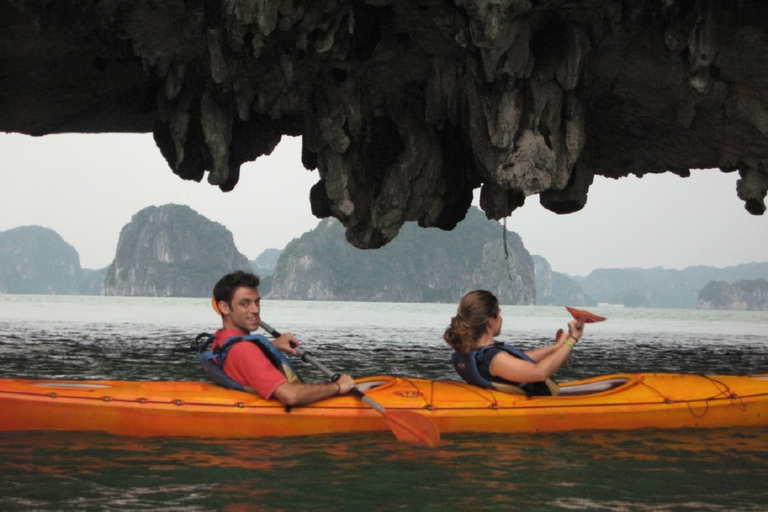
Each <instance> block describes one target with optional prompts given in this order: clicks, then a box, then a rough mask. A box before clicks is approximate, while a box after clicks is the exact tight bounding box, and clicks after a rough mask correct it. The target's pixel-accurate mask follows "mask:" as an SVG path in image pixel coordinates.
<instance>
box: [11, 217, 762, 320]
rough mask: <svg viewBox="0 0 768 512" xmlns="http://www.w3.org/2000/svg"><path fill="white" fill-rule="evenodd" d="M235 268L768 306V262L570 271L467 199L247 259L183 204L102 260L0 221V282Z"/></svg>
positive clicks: (403, 285) (572, 296)
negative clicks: (364, 246)
mask: <svg viewBox="0 0 768 512" xmlns="http://www.w3.org/2000/svg"><path fill="white" fill-rule="evenodd" d="M236 268H243V269H250V270H252V271H254V272H255V273H257V274H259V275H260V276H261V277H262V280H263V286H262V293H263V295H264V296H265V297H268V298H273V299H296V300H351V301H352V300H357V301H396V302H451V303H453V302H456V301H458V298H459V297H460V296H461V294H463V293H464V292H465V291H467V290H470V289H476V288H486V289H490V290H492V291H493V292H494V293H496V294H497V295H498V296H499V297H500V299H501V300H502V303H504V304H528V305H530V304H537V305H563V304H568V305H574V306H594V305H596V304H598V303H600V304H612V305H616V306H623V307H648V308H701V309H742V310H743V309H746V310H768V290H766V288H768V263H748V264H743V265H736V266H733V267H727V268H722V269H721V268H714V267H706V266H694V267H689V268H686V269H684V270H669V269H664V268H660V267H657V268H652V269H640V268H624V269H617V268H613V269H597V270H595V271H593V272H591V273H590V274H589V275H587V276H586V277H581V276H570V275H567V274H563V273H559V272H556V271H554V270H553V269H552V268H551V267H550V265H549V263H548V262H547V260H546V259H545V258H544V257H542V256H539V255H531V254H529V253H528V251H527V250H526V249H525V246H524V244H523V241H522V240H521V239H520V237H519V236H518V235H517V234H516V233H514V232H511V231H506V232H505V230H504V228H503V227H502V226H501V224H499V223H498V222H495V221H489V220H488V219H486V218H485V216H484V215H483V214H482V213H481V212H480V211H479V210H477V209H474V208H473V209H471V210H470V211H469V212H468V213H467V218H466V220H465V221H464V222H462V223H460V224H459V225H458V226H457V228H456V229H454V230H453V231H448V232H446V231H440V230H437V229H422V228H417V227H416V226H415V225H409V224H406V225H405V226H404V227H403V229H402V230H401V233H400V235H399V236H398V237H397V238H396V239H395V240H394V241H393V242H392V243H390V244H389V245H387V246H385V247H384V248H382V249H378V250H375V251H363V250H359V249H356V248H354V247H352V246H351V245H349V244H348V243H347V242H346V241H345V239H344V230H343V228H342V227H341V225H340V224H339V223H338V221H336V220H333V219H327V220H325V221H322V222H321V223H320V224H319V225H318V226H317V228H315V229H313V230H312V231H309V232H307V233H305V234H304V235H302V236H301V237H299V238H297V239H295V240H293V241H292V242H291V243H290V244H288V246H286V248H285V249H282V250H280V249H268V250H266V251H264V252H263V253H262V254H261V255H259V256H258V257H257V258H255V259H254V260H253V261H248V259H247V258H246V257H245V256H244V255H243V254H241V253H239V252H238V251H237V249H236V247H235V244H234V240H233V237H232V234H231V232H229V231H228V230H227V229H226V228H225V227H224V226H222V225H221V224H218V223H215V222H212V221H210V220H209V219H207V218H205V217H203V216H202V215H200V214H198V213H197V212H195V211H194V210H192V209H191V208H189V207H186V206H180V205H165V206H160V207H149V208H145V209H143V210H141V211H140V212H137V213H136V215H134V217H133V218H132V219H131V222H130V223H129V224H127V225H126V226H125V227H124V228H123V229H122V231H121V234H120V241H119V243H118V248H117V251H116V254H115V259H114V261H113V262H112V264H110V265H109V267H107V268H104V269H99V270H91V269H83V268H81V267H80V258H79V255H78V254H77V251H76V250H75V249H74V247H72V246H71V245H69V244H68V243H67V242H66V241H64V240H63V239H62V237H61V236H59V235H58V234H57V233H56V232H55V231H53V230H50V229H48V228H44V227H41V226H23V227H19V228H14V229H11V230H8V231H4V232H0V293H24V294H70V295H74V294H79V295H103V294H109V295H140V296H169V297H179V296H188V297H207V296H209V295H210V293H211V289H212V287H213V283H215V281H216V279H218V277H220V276H221V275H223V274H224V273H226V272H228V271H230V270H232V269H236Z"/></svg>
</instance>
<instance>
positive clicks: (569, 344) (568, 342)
mask: <svg viewBox="0 0 768 512" xmlns="http://www.w3.org/2000/svg"><path fill="white" fill-rule="evenodd" d="M569 337H570V336H569ZM565 344H566V345H568V346H569V347H571V350H573V345H571V342H570V341H568V339H567V338H566V340H565Z"/></svg>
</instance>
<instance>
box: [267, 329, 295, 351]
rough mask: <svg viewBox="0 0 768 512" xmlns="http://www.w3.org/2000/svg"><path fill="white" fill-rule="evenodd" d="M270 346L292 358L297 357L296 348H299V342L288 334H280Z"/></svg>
mask: <svg viewBox="0 0 768 512" xmlns="http://www.w3.org/2000/svg"><path fill="white" fill-rule="evenodd" d="M272 344H273V345H274V346H276V347H277V348H278V349H280V350H282V351H283V352H286V353H288V354H292V355H294V356H295V355H297V352H296V347H298V346H299V340H297V339H296V338H295V337H294V336H293V334H291V333H289V332H286V333H283V334H281V335H280V337H279V338H275V340H274V341H273V342H272Z"/></svg>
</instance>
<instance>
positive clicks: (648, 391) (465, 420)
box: [0, 374, 768, 438]
mask: <svg viewBox="0 0 768 512" xmlns="http://www.w3.org/2000/svg"><path fill="white" fill-rule="evenodd" d="M357 380H358V383H359V385H360V388H361V389H362V390H363V391H365V393H366V394H367V395H368V396H369V397H371V399H373V400H375V401H376V402H378V403H379V404H381V405H382V406H384V407H385V408H387V410H408V411H413V412H416V413H418V414H422V415H424V416H425V417H427V418H429V419H430V420H431V421H432V422H433V423H434V424H435V425H436V426H437V428H438V429H439V430H440V432H441V433H443V434H451V433H458V432H496V433H518V432H562V431H570V430H630V429H644V428H656V429H673V428H723V427H750V426H759V425H763V426H765V425H768V374H763V375H755V376H742V377H735V376H717V375H708V376H700V375H684V374H616V375H607V376H601V377H595V378H591V379H587V380H583V381H576V382H571V383H565V384H561V386H562V388H563V393H562V394H561V395H559V396H556V397H525V396H517V395H508V394H504V393H500V392H496V391H491V390H486V389H480V388H478V387H475V386H472V385H469V384H464V383H462V382H454V381H432V380H424V379H409V378H401V377H384V376H376V377H366V378H361V379H357ZM18 430H65V431H102V432H108V433H111V434H118V435H127V436H192V437H228V438H260V437H270V436H301V435H317V434H328V433H349V432H373V431H386V430H388V427H387V423H386V420H385V418H384V417H383V416H382V415H381V414H379V413H378V412H376V411H375V410H373V409H372V408H371V407H370V406H368V405H366V404H364V403H362V402H361V401H360V400H358V399H357V398H354V397H352V396H343V397H334V398H330V399H327V400H323V401H321V402H316V403H314V404H311V405H309V406H303V407H294V408H292V409H290V410H287V409H286V408H285V407H284V406H283V405H282V404H280V403H279V402H276V401H269V400H262V399H261V398H259V397H258V396H256V395H252V394H249V393H245V392H240V391H232V390H227V389H224V388H220V387H218V386H216V385H214V384H209V383H203V382H136V381H97V380H26V379H0V431H18Z"/></svg>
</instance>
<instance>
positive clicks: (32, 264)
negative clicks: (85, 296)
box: [0, 226, 83, 318]
mask: <svg viewBox="0 0 768 512" xmlns="http://www.w3.org/2000/svg"><path fill="white" fill-rule="evenodd" d="M82 280H83V269H82V268H81V267H80V256H79V255H78V254H77V251H76V250H75V248H74V247H72V246H71V245H69V244H68V243H67V242H65V241H64V239H63V238H61V236H60V235H59V234H58V233H56V232H55V231H53V230H51V229H48V228H44V227H41V226H22V227H18V228H14V229H9V230H8V231H3V232H0V293H27V294H61V295H75V294H78V293H80V288H81V282H82ZM41 318H42V316H41Z"/></svg>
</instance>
